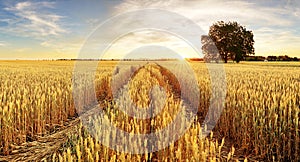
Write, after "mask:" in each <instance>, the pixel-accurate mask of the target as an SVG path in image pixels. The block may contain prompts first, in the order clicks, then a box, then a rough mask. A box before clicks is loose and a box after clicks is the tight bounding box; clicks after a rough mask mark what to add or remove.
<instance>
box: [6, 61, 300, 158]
mask: <svg viewBox="0 0 300 162" xmlns="http://www.w3.org/2000/svg"><path fill="white" fill-rule="evenodd" d="M79 62H80V64H84V67H85V69H80V70H81V71H74V66H76V62H75V61H0V71H1V73H0V89H1V91H0V161H112V162H114V161H300V126H299V124H300V123H299V118H300V63H299V62H242V63H239V64H233V63H229V64H222V65H220V66H222V67H224V70H225V80H217V81H218V83H220V84H213V83H212V77H211V75H220V74H218V73H215V74H213V73H214V71H209V69H208V66H209V65H206V64H205V63H203V62H196V61H192V62H188V61H186V62H185V61H184V63H182V62H181V61H157V62H155V61H121V62H118V61H100V62H99V63H98V67H97V68H96V70H95V71H94V70H93V68H92V65H94V64H95V61H79ZM211 64H212V65H213V64H215V63H211ZM184 65H188V66H189V67H190V68H191V70H192V71H193V73H194V74H191V73H190V72H189V71H186V70H185V68H184ZM75 70H76V69H75ZM74 73H76V74H77V75H76V77H74ZM89 75H92V76H93V79H92V80H90V79H87V77H86V76H89ZM193 76H194V77H195V79H196V80H193ZM221 83H224V84H225V85H226V93H222V94H213V91H212V90H213V89H217V88H218V86H220V85H221ZM74 85H75V87H74ZM183 85H184V86H183ZM197 89H198V90H199V94H198V95H193V94H196V90H197ZM78 94H79V95H78ZM216 95H224V103H219V102H215V103H213V102H211V100H212V99H213V98H214V97H216ZM212 104H213V105H212ZM214 104H216V105H219V106H220V105H223V110H222V109H213V110H211V109H210V107H214V106H215V105H214ZM132 105H134V106H132ZM189 106H192V107H196V109H197V112H196V114H195V117H194V118H192V117H191V116H192V115H191V114H192V112H191V110H189ZM152 108H153V109H152ZM148 110H149V111H148ZM150 110H151V111H150ZM139 112H144V113H140V114H139V116H138V117H139V118H136V117H134V116H133V114H138V113H139ZM149 112H150V113H149ZM218 114H219V115H220V116H218ZM206 119H207V120H208V121H209V122H207V123H204V121H206ZM174 121H177V122H176V124H173V125H172V124H171V123H174ZM211 122H213V123H214V125H213V126H214V128H213V129H212V131H211V132H208V130H209V129H208V128H209V127H210V126H209V124H210V123H211ZM105 123H110V124H111V125H113V126H114V127H115V128H118V129H111V128H108V127H107V126H106V125H105ZM184 123H190V125H189V127H188V128H187V130H186V131H184V130H183V129H184V128H185V126H184ZM168 126H170V129H169V130H168V131H167V132H166V134H160V135H159V136H155V139H152V140H147V139H146V140H143V139H136V140H134V139H132V138H131V137H132V136H128V135H127V134H129V135H146V134H151V133H155V132H160V131H162V130H165V129H164V128H166V127H168ZM117 130H122V132H125V133H120V132H119V131H117ZM180 132H183V133H182V134H180ZM206 133H209V134H208V136H205V134H206ZM124 141H125V142H124ZM166 141H169V142H166ZM170 141H174V142H170ZM149 148H150V150H153V151H150V152H149V151H148V152H147V151H145V149H149ZM156 148H157V149H156ZM122 150H123V151H122Z"/></svg>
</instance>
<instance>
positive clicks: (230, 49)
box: [208, 21, 254, 63]
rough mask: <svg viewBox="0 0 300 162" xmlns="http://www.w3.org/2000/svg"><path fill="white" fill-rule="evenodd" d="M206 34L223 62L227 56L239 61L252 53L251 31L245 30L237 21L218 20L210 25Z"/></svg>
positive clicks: (252, 40)
mask: <svg viewBox="0 0 300 162" xmlns="http://www.w3.org/2000/svg"><path fill="white" fill-rule="evenodd" d="M208 35H209V37H210V38H211V39H212V40H213V42H214V43H215V45H216V47H217V49H218V50H219V53H220V56H221V57H222V58H223V59H224V61H225V63H227V61H228V59H229V58H231V59H232V60H235V61H236V62H240V61H241V60H243V58H244V57H245V56H247V55H250V54H254V47H253V45H254V39H253V33H252V31H248V30H246V28H245V27H243V26H241V25H240V24H238V23H237V22H227V23H225V22H223V21H219V22H217V23H215V24H213V25H212V26H211V27H210V29H209V34H208Z"/></svg>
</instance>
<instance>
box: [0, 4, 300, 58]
mask: <svg viewBox="0 0 300 162" xmlns="http://www.w3.org/2000/svg"><path fill="white" fill-rule="evenodd" d="M145 9H160V10H164V11H167V12H170V13H174V14H177V15H180V16H182V17H184V18H185V19H186V21H185V20H184V21H179V20H177V19H176V18H174V17H173V18H172V17H170V19H168V21H164V20H166V19H162V18H161V17H163V16H161V15H159V14H153V15H150V17H151V18H155V19H156V20H160V19H161V20H162V21H160V22H159V23H158V25H157V26H159V25H166V24H167V25H169V26H172V24H174V25H173V26H172V29H176V28H177V27H178V26H183V27H184V28H183V29H184V30H182V31H183V32H186V33H189V34H190V35H189V36H192V37H193V38H192V39H194V40H196V39H199V40H200V35H197V34H198V33H197V34H196V33H193V32H191V31H193V30H189V26H190V24H191V22H193V23H195V24H196V25H197V26H199V27H200V28H201V32H202V33H203V34H207V33H208V31H209V27H210V26H211V25H212V24H213V23H215V22H217V21H221V20H222V21H237V22H238V23H240V24H241V25H243V26H245V27H246V28H247V29H248V30H251V31H253V34H254V40H255V44H254V47H255V55H257V56H268V55H289V56H293V57H300V28H299V26H300V2H299V1H297V0H286V1H283V0H276V1H275V0H268V1H266V0H265V1H264V0H252V1H245V0H242V1H241V0H236V1H229V0H226V1H224V0H152V1H149V0H123V1H121V0H97V1H96V0H90V1H79V0H51V1H36V0H31V1H19V0H16V1H11V0H2V1H0V59H57V58H79V57H81V56H80V55H83V54H86V57H87V58H88V57H89V54H88V53H89V52H90V53H97V54H96V55H97V57H101V58H125V57H129V56H132V55H134V54H135V53H138V56H135V57H140V58H147V57H151V56H152V57H156V58H157V57H163V55H164V52H166V48H167V49H168V50H169V51H170V50H171V51H172V52H176V53H178V54H179V55H180V56H181V57H198V56H200V57H201V54H199V53H197V52H196V51H195V49H193V48H191V42H189V39H185V37H184V36H183V35H185V33H174V32H173V33H172V32H168V30H160V29H159V28H155V29H154V30H153V29H148V28H142V29H140V30H133V29H135V27H136V26H139V25H140V24H139V23H144V26H147V23H145V20H148V19H147V16H144V15H143V14H144V13H143V11H144V10H145ZM136 11H138V13H139V14H136V15H134V16H132V15H131V16H127V17H125V18H124V17H122V15H124V14H126V13H130V12H136ZM148 16H149V15H148ZM120 17H121V18H120ZM175 17H176V16H175ZM109 23H111V24H110V26H109V27H108V28H105V29H102V27H103V24H109ZM131 29H132V30H131ZM122 32H125V33H122ZM112 35H113V36H114V37H113V38H112ZM93 36H94V39H93V40H92V41H91V39H90V38H91V37H93ZM108 37H109V38H108ZM108 40H114V41H112V42H109V43H108V42H107V41H108ZM95 41H96V42H95ZM86 44H89V46H86ZM90 44H93V46H90ZM195 46H198V44H196V45H195ZM84 47H89V48H84ZM104 47H107V48H105V49H106V51H105V52H103V55H102V54H98V53H101V51H102V50H101V49H104ZM161 47H163V48H161ZM83 49H84V50H83ZM151 49H152V50H151ZM142 50H143V51H145V53H143V52H142ZM134 51H135V52H134ZM136 51H139V52H136ZM154 53H155V54H154ZM91 55H92V54H91ZM166 56H168V57H169V55H166ZM176 57H178V55H176Z"/></svg>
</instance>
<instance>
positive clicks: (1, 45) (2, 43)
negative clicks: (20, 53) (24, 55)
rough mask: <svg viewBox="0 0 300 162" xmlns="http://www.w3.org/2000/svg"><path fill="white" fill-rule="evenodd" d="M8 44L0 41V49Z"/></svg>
mask: <svg viewBox="0 0 300 162" xmlns="http://www.w3.org/2000/svg"><path fill="white" fill-rule="evenodd" d="M7 45H8V44H7V43H6V42H4V41H0V47H5V46H7Z"/></svg>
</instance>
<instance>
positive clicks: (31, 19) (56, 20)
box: [2, 1, 67, 37]
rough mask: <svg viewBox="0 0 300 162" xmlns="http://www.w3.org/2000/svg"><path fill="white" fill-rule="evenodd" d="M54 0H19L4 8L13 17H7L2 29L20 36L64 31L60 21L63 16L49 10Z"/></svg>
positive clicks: (52, 33) (35, 35)
mask: <svg viewBox="0 0 300 162" xmlns="http://www.w3.org/2000/svg"><path fill="white" fill-rule="evenodd" d="M54 5H55V3H54V2H30V1H27V2H19V3H16V4H14V5H12V6H8V7H6V8H4V10H6V11H7V12H10V13H11V14H12V15H14V16H13V17H11V18H10V19H7V20H6V22H7V23H8V26H7V27H6V28H4V29H2V30H5V31H8V32H10V33H13V34H16V35H21V36H27V37H30V36H33V37H41V36H52V35H53V36H57V35H60V34H63V33H66V32H67V30H66V29H64V28H63V27H62V26H61V24H60V21H61V19H62V18H63V16H60V15H57V14H54V13H51V12H49V10H48V9H53V8H54Z"/></svg>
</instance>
